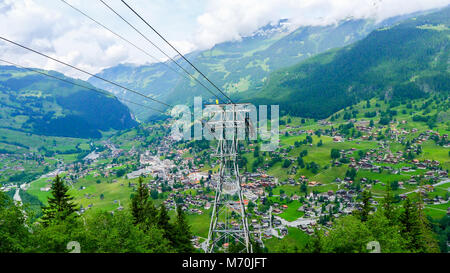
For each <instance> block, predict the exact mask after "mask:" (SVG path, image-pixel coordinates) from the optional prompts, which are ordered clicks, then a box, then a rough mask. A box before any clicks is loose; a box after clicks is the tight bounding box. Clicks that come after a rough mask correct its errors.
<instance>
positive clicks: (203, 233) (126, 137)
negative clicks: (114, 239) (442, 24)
mask: <svg viewBox="0 0 450 273" xmlns="http://www.w3.org/2000/svg"><path fill="white" fill-rule="evenodd" d="M371 103H372V104H374V102H371ZM377 104H378V102H377ZM361 105H364V106H366V105H365V102H363V103H361ZM364 106H362V108H361V109H365V107H364ZM366 107H368V105H367V106H366ZM359 111H360V112H358V111H356V112H355V109H344V110H342V111H340V112H338V113H336V114H335V115H333V116H332V117H330V118H328V119H325V120H317V121H315V120H312V119H302V118H294V117H289V116H286V117H283V118H282V119H281V121H280V125H281V127H280V128H281V130H280V141H279V147H278V149H277V150H275V151H271V152H265V151H261V150H260V143H261V142H260V141H248V142H242V143H241V144H240V152H239V153H240V154H239V156H240V159H239V161H238V164H239V167H240V169H241V188H242V193H243V196H244V203H245V207H246V211H247V216H248V221H249V230H250V232H251V234H252V235H253V237H254V238H256V239H257V240H258V241H259V242H260V243H262V244H263V245H264V244H265V245H267V246H268V247H269V249H271V248H272V250H274V251H277V250H279V251H281V250H282V249H281V248H282V246H281V245H280V244H279V242H282V241H283V239H284V238H285V237H289V238H291V239H289V244H291V245H295V244H296V243H299V244H301V241H302V240H303V239H302V238H305V236H308V235H311V234H313V233H314V229H316V228H319V229H322V228H323V229H325V230H326V229H328V228H330V227H331V226H332V225H333V221H332V220H333V219H335V218H339V217H340V216H342V215H348V214H352V213H353V212H354V211H355V210H358V209H360V206H361V198H360V195H361V193H362V191H363V190H369V191H370V192H371V194H372V195H371V199H370V202H371V204H372V205H373V211H375V210H376V209H377V206H378V205H379V204H380V201H381V200H382V199H383V197H384V195H385V192H386V187H387V185H388V184H389V186H390V188H391V189H392V191H393V193H394V195H395V198H396V200H397V202H401V201H402V200H403V199H404V198H406V196H408V195H417V196H421V197H423V202H424V204H425V210H426V212H427V213H429V214H430V215H431V216H432V217H442V216H443V215H446V214H450V205H449V198H450V180H449V178H448V171H449V167H450V160H449V147H450V144H449V143H450V142H449V139H448V134H447V132H448V128H447V129H445V126H448V125H445V124H443V125H442V126H444V129H442V128H433V129H430V128H428V127H426V126H425V125H424V124H421V123H419V122H414V121H412V120H411V119H407V118H404V117H405V116H406V115H404V116H403V117H402V116H396V115H393V116H390V120H389V121H387V122H381V121H380V120H382V119H383V117H382V118H381V119H380V120H376V119H374V118H367V116H368V115H367V114H366V113H367V112H369V109H365V111H361V110H359ZM377 111H378V112H380V113H381V112H382V110H380V109H378V110H377ZM386 111H387V110H386ZM398 112H400V110H398ZM349 113H350V114H349ZM346 115H347V117H345V116H346ZM348 115H350V117H349V116H348ZM376 116H377V115H376ZM418 125H419V126H418ZM170 130H171V125H170V123H164V124H163V123H157V122H156V123H151V124H146V125H141V126H139V127H138V128H135V129H130V130H128V131H126V132H120V133H117V134H113V135H110V136H109V137H108V138H106V139H102V140H86V141H84V142H83V143H76V144H75V142H74V144H73V145H74V147H72V148H71V147H65V149H66V152H67V150H69V152H67V153H59V154H58V152H52V151H51V150H50V151H49V149H47V148H45V147H44V148H38V149H37V150H35V151H27V152H23V153H20V154H17V153H6V152H2V153H0V162H1V165H0V168H1V169H0V174H1V175H2V176H3V177H4V181H2V182H3V183H2V184H1V190H2V191H4V192H8V193H9V194H10V195H12V196H14V199H16V200H17V201H29V202H32V203H33V204H34V205H45V203H46V199H47V197H48V196H49V194H50V192H49V190H50V186H51V182H52V180H53V178H54V177H55V176H56V175H60V176H62V177H63V179H64V181H65V182H66V183H67V184H68V185H69V186H70V193H71V194H72V195H73V196H75V201H76V202H77V203H78V204H79V205H80V208H79V213H80V214H83V213H87V212H88V211H89V210H95V209H102V210H108V211H110V212H112V213H114V212H115V211H117V210H123V209H124V208H126V207H127V206H129V203H130V201H129V200H130V196H132V194H133V192H134V191H135V190H136V187H137V180H138V179H139V177H143V178H144V182H145V183H146V186H147V187H148V190H149V193H150V196H151V198H152V199H153V202H154V203H155V204H158V205H159V204H164V205H165V206H166V207H167V208H168V209H170V213H171V215H174V213H175V209H176V205H177V204H178V205H181V206H182V208H183V210H184V211H185V212H186V213H187V215H188V219H189V221H190V224H191V226H192V231H193V233H194V235H195V237H194V239H193V242H194V244H195V246H196V247H197V248H200V247H201V244H202V242H204V240H205V239H206V237H207V232H208V228H209V220H210V215H211V211H212V207H213V200H214V194H215V188H216V186H217V182H218V173H217V171H218V167H219V164H218V161H217V158H215V157H214V155H213V154H214V150H215V148H216V147H215V145H216V143H215V142H214V141H211V142H209V141H206V140H201V141H183V140H178V139H174V138H173V137H172V136H171V135H170ZM52 144H53V147H55V150H57V149H61V147H62V145H67V143H64V142H60V141H59V140H54V141H53V143H52ZM22 146H23V145H22ZM22 146H21V147H22ZM50 146H51V145H50ZM81 147H82V148H81ZM18 148H19V147H18ZM70 149H72V150H73V154H70ZM21 150H25V148H24V147H22V148H21ZM13 162H14V164H13ZM27 170H34V171H36V174H35V177H32V178H27V177H25V176H22V178H26V179H25V181H23V180H22V179H15V178H14V175H16V176H17V174H23V173H25V172H26V171H27ZM5 174H9V179H7V176H5ZM11 177H13V179H11ZM19 178H21V177H19ZM418 193H419V194H418ZM235 224H236V226H238V223H235ZM290 236H291V237H290ZM283 250H286V249H283ZM289 251H292V250H289Z"/></svg>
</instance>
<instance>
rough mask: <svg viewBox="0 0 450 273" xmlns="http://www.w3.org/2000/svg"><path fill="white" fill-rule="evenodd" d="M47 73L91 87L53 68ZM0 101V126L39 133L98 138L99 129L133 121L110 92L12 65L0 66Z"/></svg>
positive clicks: (106, 128) (122, 125)
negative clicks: (93, 89)
mask: <svg viewBox="0 0 450 273" xmlns="http://www.w3.org/2000/svg"><path fill="white" fill-rule="evenodd" d="M48 73H50V74H51V75H54V76H57V77H58V78H64V79H66V80H68V81H72V82H75V83H77V84H80V85H83V86H88V87H90V88H94V87H93V86H92V85H90V84H89V83H86V82H83V81H81V80H75V79H71V78H67V77H65V76H64V75H62V74H60V73H57V72H48ZM99 91H100V90H99ZM102 92H104V91H102ZM0 104H1V108H0V127H2V128H8V129H14V130H18V131H23V132H30V133H35V134H39V135H49V136H65V137H78V138H99V137H101V132H100V131H107V130H110V129H116V130H121V129H127V128H130V127H133V126H135V125H136V124H137V123H136V121H135V120H134V119H133V117H132V115H131V114H130V111H129V110H128V108H127V107H126V106H125V105H123V104H122V103H121V102H120V101H119V100H117V98H115V97H114V96H113V95H107V93H105V92H104V93H103V94H102V93H100V92H94V91H92V90H88V89H85V88H82V87H79V86H75V85H72V84H69V83H65V82H62V81H59V80H57V79H51V78H48V77H46V76H44V75H40V74H37V73H35V72H33V71H29V70H26V69H22V68H17V67H13V66H0Z"/></svg>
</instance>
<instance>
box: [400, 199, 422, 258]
mask: <svg viewBox="0 0 450 273" xmlns="http://www.w3.org/2000/svg"><path fill="white" fill-rule="evenodd" d="M399 220H400V223H401V235H402V237H403V238H404V239H405V240H406V241H407V244H408V249H410V250H412V251H416V250H418V249H419V247H420V224H419V217H418V211H417V207H416V205H415V204H414V203H413V202H412V201H411V199H410V198H409V197H407V198H406V200H405V203H404V204H403V212H402V214H401V215H400V217H399Z"/></svg>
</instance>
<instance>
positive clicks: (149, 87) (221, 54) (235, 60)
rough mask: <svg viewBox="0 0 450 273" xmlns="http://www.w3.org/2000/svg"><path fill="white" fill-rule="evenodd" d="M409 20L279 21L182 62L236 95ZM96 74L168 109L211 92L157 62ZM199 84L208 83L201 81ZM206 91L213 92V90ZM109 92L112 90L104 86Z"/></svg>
mask: <svg viewBox="0 0 450 273" xmlns="http://www.w3.org/2000/svg"><path fill="white" fill-rule="evenodd" d="M408 16H412V15H407V16H403V17H395V18H390V19H389V20H386V21H383V22H381V23H377V22H375V21H373V20H353V19H348V20H344V21H341V22H339V23H337V24H336V25H328V26H304V27H300V28H297V29H295V30H293V31H292V29H291V27H290V26H289V25H288V24H287V21H286V20H282V21H280V22H279V23H278V24H275V25H267V26H265V27H263V28H261V29H259V30H258V31H256V32H255V33H254V34H253V35H251V36H248V37H244V38H242V40H240V41H234V42H225V43H221V44H218V45H216V46H214V47H213V48H211V49H209V50H205V51H200V52H193V53H191V54H188V55H187V58H188V59H189V60H190V61H192V62H193V63H194V64H195V65H196V66H197V67H198V68H199V69H200V70H201V71H202V72H203V73H205V74H206V75H207V76H208V77H209V78H210V79H211V80H212V81H213V82H214V83H216V84H217V85H218V86H219V87H220V88H221V89H223V90H224V91H226V92H227V93H229V94H232V95H237V94H241V93H245V92H248V91H249V90H259V89H261V87H263V86H264V84H265V83H266V80H267V77H268V76H269V75H270V73H271V72H273V71H276V70H278V69H280V68H285V67H288V66H291V65H294V64H296V63H298V62H300V61H302V60H305V59H307V58H309V57H311V56H314V55H316V54H319V53H321V52H324V51H326V50H329V49H331V48H336V47H342V46H345V45H349V44H351V43H353V42H355V41H358V40H361V39H362V38H364V37H366V35H367V34H369V33H370V32H371V31H372V30H374V29H376V28H377V27H385V26H390V25H392V24H394V23H396V22H397V21H399V20H401V19H403V18H405V17H408ZM180 63H182V62H180ZM182 64H183V65H186V64H185V63H182ZM168 65H170V66H172V67H173V68H176V66H175V65H174V64H173V63H170V62H169V63H168ZM188 70H189V71H190V72H192V74H194V75H195V76H196V77H198V76H199V75H198V73H194V72H193V71H192V70H191V69H190V68H189V69H188ZM99 75H101V76H102V77H106V78H108V79H110V80H113V81H116V82H118V83H121V84H123V85H126V86H127V87H130V88H134V89H135V90H138V91H141V92H144V93H145V94H149V95H154V96H156V97H158V98H159V99H162V100H165V101H168V102H170V103H172V104H177V103H187V102H188V103H192V97H193V96H202V97H203V98H204V100H206V99H208V98H211V95H210V93H209V92H207V91H206V90H205V89H204V88H203V87H201V86H200V85H199V84H198V83H196V82H195V81H194V80H192V79H186V78H185V77H180V76H179V75H177V73H174V72H173V71H172V70H170V69H168V68H167V67H166V66H164V65H162V64H161V63H155V64H150V65H144V66H135V65H119V66H116V67H112V68H108V69H105V70H104V71H102V72H101V73H100V74H99ZM199 79H200V78H199ZM200 80H202V81H203V82H205V84H207V83H206V81H204V79H200ZM89 82H90V83H92V84H93V85H95V86H97V87H98V88H106V87H107V86H105V85H104V83H103V82H100V81H98V80H96V79H95V78H91V79H89ZM211 89H212V90H214V89H213V88H212V87H211ZM108 90H111V87H109V86H108ZM112 91H113V92H115V94H116V95H118V96H119V97H120V96H127V98H129V99H133V97H134V95H133V94H128V93H124V92H123V90H120V89H115V88H112ZM129 107H130V109H132V111H133V112H134V113H135V115H136V116H137V117H138V118H139V119H142V120H145V119H146V118H148V117H149V116H150V115H151V114H152V113H151V112H149V110H147V109H145V108H144V109H143V108H142V107H137V106H134V105H129Z"/></svg>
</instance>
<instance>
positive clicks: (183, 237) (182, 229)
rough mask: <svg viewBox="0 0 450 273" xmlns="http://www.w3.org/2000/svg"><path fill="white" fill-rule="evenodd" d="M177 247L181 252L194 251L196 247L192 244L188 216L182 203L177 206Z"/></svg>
mask: <svg viewBox="0 0 450 273" xmlns="http://www.w3.org/2000/svg"><path fill="white" fill-rule="evenodd" d="M175 232H176V233H175V234H176V241H177V242H176V247H177V249H178V252H180V253H192V252H194V247H193V246H192V242H191V239H192V233H191V227H190V226H189V224H188V222H187V220H186V217H185V215H184V212H183V209H182V208H181V205H178V206H177V222H176V226H175Z"/></svg>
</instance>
